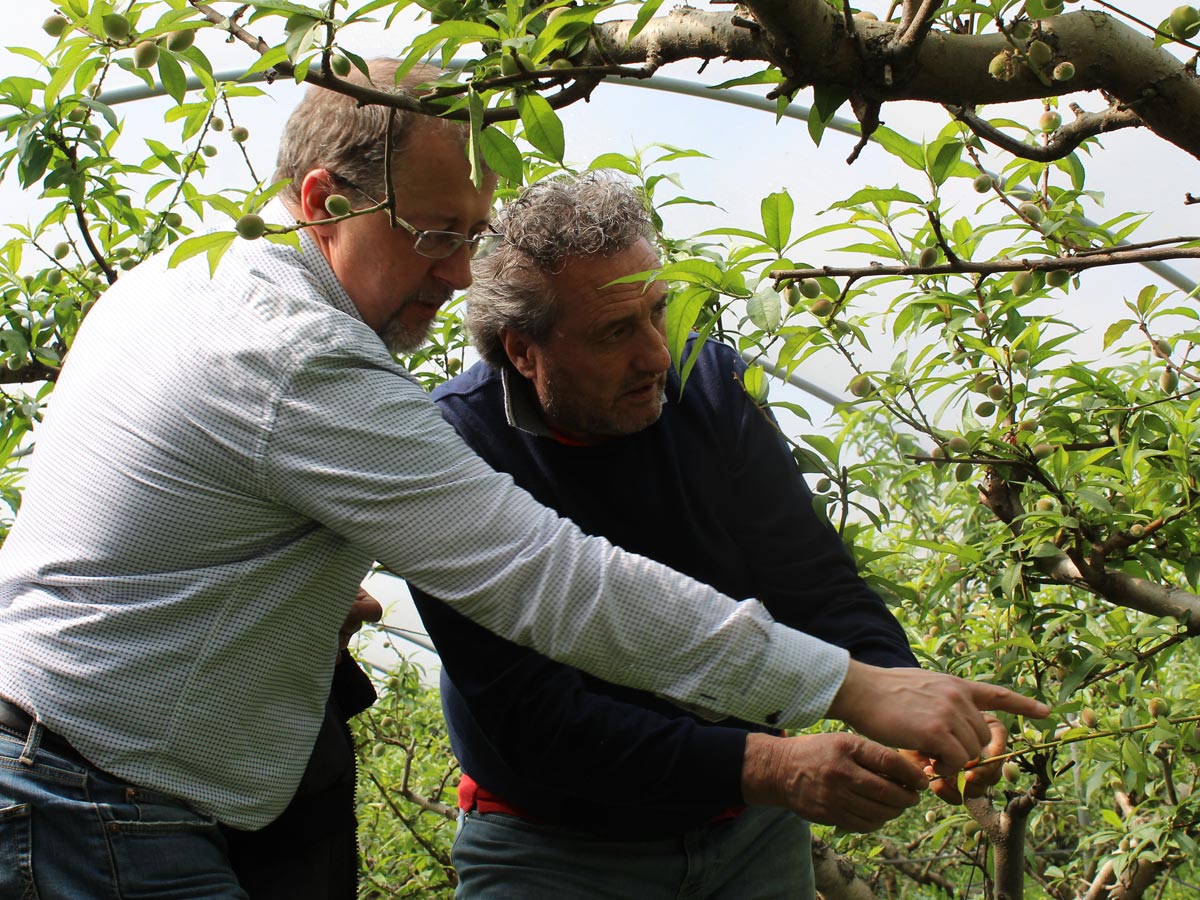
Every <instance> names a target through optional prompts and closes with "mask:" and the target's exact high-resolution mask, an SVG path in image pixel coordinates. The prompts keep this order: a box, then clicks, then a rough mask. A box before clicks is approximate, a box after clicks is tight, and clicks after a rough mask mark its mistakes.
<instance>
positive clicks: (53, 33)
mask: <svg viewBox="0 0 1200 900" xmlns="http://www.w3.org/2000/svg"><path fill="white" fill-rule="evenodd" d="M70 24H71V23H70V22H68V21H67V20H66V19H64V18H63V17H62V16H59V15H53V16H47V17H46V19H45V21H43V22H42V31H44V32H46V34H48V35H50V37H58V36H60V35H61V34H62V33H63V32H64V31H66V30H67V26H68V25H70Z"/></svg>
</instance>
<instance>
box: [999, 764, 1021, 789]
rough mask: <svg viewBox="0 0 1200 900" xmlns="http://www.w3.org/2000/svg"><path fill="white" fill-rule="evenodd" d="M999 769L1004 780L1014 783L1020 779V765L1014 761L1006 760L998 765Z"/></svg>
mask: <svg viewBox="0 0 1200 900" xmlns="http://www.w3.org/2000/svg"><path fill="white" fill-rule="evenodd" d="M1000 771H1001V773H1002V774H1003V775H1004V780H1005V781H1007V782H1009V783H1010V784H1016V783H1017V782H1018V781H1020V780H1021V767H1020V766H1018V765H1017V764H1016V763H1015V762H1006V763H1005V764H1004V765H1003V766H1001V767H1000Z"/></svg>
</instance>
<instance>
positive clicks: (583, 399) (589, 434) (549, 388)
mask: <svg viewBox="0 0 1200 900" xmlns="http://www.w3.org/2000/svg"><path fill="white" fill-rule="evenodd" d="M643 383H644V382H643ZM666 385H667V376H666V375H665V374H663V375H661V376H659V377H658V378H657V379H656V380H655V388H656V391H657V397H656V402H653V403H651V404H647V405H645V406H641V407H638V408H634V409H623V408H621V406H620V404H619V403H617V404H614V405H612V406H609V407H607V408H604V407H600V406H597V405H596V404H595V402H594V400H595V398H594V397H587V396H586V395H581V393H580V391H579V387H578V383H577V382H576V381H575V380H574V378H573V377H572V376H571V375H568V374H565V373H561V372H552V373H550V374H548V376H547V378H546V382H545V386H544V387H545V389H544V391H543V392H540V393H539V401H540V402H541V404H542V409H543V412H544V413H545V415H546V417H547V418H548V419H549V420H550V422H551V423H553V425H554V426H555V427H556V428H558V429H560V430H561V431H563V432H565V433H566V434H568V435H571V436H573V437H577V438H587V439H596V438H611V437H623V436H625V435H629V434H636V433H637V432H639V431H641V430H643V429H644V428H649V427H650V426H651V425H653V424H654V423H655V422H657V421H658V419H659V417H660V416H661V415H662V408H663V405H664V404H665V403H666V402H667V392H666ZM640 386H641V385H640V384H636V383H631V384H628V385H625V386H624V387H623V388H622V393H624V391H625V390H628V389H630V388H636V387H640Z"/></svg>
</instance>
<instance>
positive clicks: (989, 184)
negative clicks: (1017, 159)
mask: <svg viewBox="0 0 1200 900" xmlns="http://www.w3.org/2000/svg"><path fill="white" fill-rule="evenodd" d="M971 186H972V187H973V188H975V193H977V194H986V193H987V192H988V191H990V190H991V189H992V188H994V187H995V186H996V181H995V179H993V178H992V176H991V175H988V174H987V173H986V172H984V173H980V174H979V175H976V176H975V180H974V181H973V182H971Z"/></svg>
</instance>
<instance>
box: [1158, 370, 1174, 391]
mask: <svg viewBox="0 0 1200 900" xmlns="http://www.w3.org/2000/svg"><path fill="white" fill-rule="evenodd" d="M1158 386H1159V387H1160V388H1162V389H1163V391H1164V392H1165V393H1168V394H1173V393H1175V389H1176V388H1178V387H1179V373H1177V372H1176V371H1175V370H1174V369H1163V371H1162V374H1161V375H1159V376H1158Z"/></svg>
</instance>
